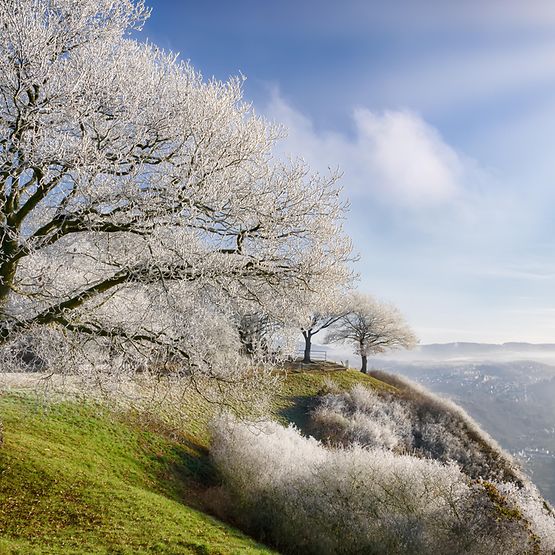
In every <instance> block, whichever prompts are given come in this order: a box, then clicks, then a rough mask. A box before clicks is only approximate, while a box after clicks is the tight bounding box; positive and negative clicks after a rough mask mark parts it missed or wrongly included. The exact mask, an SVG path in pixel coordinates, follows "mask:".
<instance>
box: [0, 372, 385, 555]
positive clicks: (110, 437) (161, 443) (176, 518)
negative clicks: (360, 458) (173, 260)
mask: <svg viewBox="0 0 555 555" xmlns="http://www.w3.org/2000/svg"><path fill="white" fill-rule="evenodd" d="M328 375H329V373H328V372H318V371H315V372H307V373H292V374H290V375H289V377H288V378H287V379H286V380H285V381H284V382H283V384H282V386H281V387H282V390H281V392H280V394H279V395H278V396H277V397H276V401H275V407H274V410H275V415H276V417H277V418H279V419H280V420H282V421H284V422H285V421H289V420H291V421H295V422H297V423H299V424H301V423H302V420H303V418H304V417H305V415H306V412H305V410H306V408H307V407H308V406H309V405H310V403H311V400H312V399H313V398H314V396H316V395H317V394H318V392H319V391H320V390H321V389H322V387H323V385H324V381H325V379H326V376H328ZM333 377H334V380H335V381H337V382H338V383H340V384H343V385H344V386H345V387H346V388H347V387H349V386H351V385H353V384H354V383H359V382H362V383H364V384H366V385H369V386H375V387H387V386H385V384H381V383H380V382H379V381H378V380H375V379H373V378H370V377H368V376H363V375H361V374H360V373H359V372H355V371H352V372H350V371H349V372H333ZM191 401H192V403H193V404H194V405H196V406H197V407H198V411H196V412H195V411H194V410H192V411H190V414H191V421H190V426H188V429H187V430H181V431H176V430H173V429H170V428H168V427H166V426H165V425H162V424H161V423H160V422H157V421H156V420H154V419H149V420H144V418H141V417H140V416H138V415H132V414H115V413H113V412H110V411H108V410H107V409H105V408H102V407H100V406H98V405H94V404H90V405H82V404H77V403H72V402H64V403H60V402H58V403H53V404H52V403H49V404H48V405H47V406H45V405H44V404H43V402H42V401H40V400H38V399H37V398H36V397H35V395H34V394H33V392H32V391H31V390H29V391H23V392H21V391H19V392H15V393H14V392H11V393H10V392H4V393H2V395H1V396H0V414H1V415H2V420H3V424H4V444H3V446H2V449H1V450H0V537H1V539H0V553H2V554H4V553H10V554H12V553H13V554H15V553H20V554H22V555H23V554H25V555H28V554H34V553H36V554H39V553H52V554H55V553H64V554H66V553H75V554H77V553H91V554H93V553H94V554H97V553H98V554H100V553H120V554H126V553H129V554H131V553H133V554H136V553H137V554H139V553H168V554H186V553H197V554H198V553H206V554H208V553H212V554H227V553H253V554H254V553H271V552H272V551H271V550H269V549H268V548H265V547H263V546H261V545H259V544H257V543H256V542H255V541H254V540H252V539H250V538H248V537H246V536H245V535H244V534H242V533H241V532H239V531H238V530H236V529H235V528H233V527H231V526H229V525H227V524H225V523H223V522H221V521H218V520H216V519H215V518H213V517H211V516H209V515H208V514H207V513H206V512H205V510H206V507H205V506H206V503H205V502H204V499H203V494H204V492H205V491H206V490H207V489H208V488H210V487H211V486H212V485H213V481H214V476H213V472H212V469H211V467H210V464H209V461H208V456H207V445H208V435H207V431H206V424H207V422H208V420H209V412H210V410H214V408H213V407H212V408H211V407H210V406H207V405H205V404H202V400H200V399H198V398H194V397H193V396H192V397H191Z"/></svg>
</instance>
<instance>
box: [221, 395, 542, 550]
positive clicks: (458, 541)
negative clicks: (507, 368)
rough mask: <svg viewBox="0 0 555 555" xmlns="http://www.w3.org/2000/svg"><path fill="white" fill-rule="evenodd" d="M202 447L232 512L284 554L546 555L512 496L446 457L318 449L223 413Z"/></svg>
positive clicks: (283, 431)
mask: <svg viewBox="0 0 555 555" xmlns="http://www.w3.org/2000/svg"><path fill="white" fill-rule="evenodd" d="M356 395H357V393H355V396H356ZM384 410H385V409H384ZM392 411H393V413H394V414H396V415H397V416H399V414H400V413H398V412H396V411H397V409H392ZM401 416H402V415H401ZM399 418H401V417H400V416H399ZM392 433H395V430H394V429H393V432H392ZM383 438H385V441H387V442H389V441H390V438H389V437H388V436H387V434H384V435H383ZM211 454H212V458H213V461H214V463H215V465H216V467H217V469H218V470H219V472H220V475H221V477H222V480H223V483H224V485H225V487H226V489H227V491H228V492H229V494H230V495H231V496H232V497H233V499H234V503H233V511H234V515H233V516H234V518H235V519H236V520H238V521H239V523H240V524H242V526H243V527H245V528H246V529H248V530H249V531H250V532H251V533H254V534H255V535H257V536H258V537H259V538H261V539H263V540H265V541H270V542H272V543H273V544H274V545H276V546H278V547H279V548H280V549H282V550H283V551H286V552H288V553H300V552H303V553H306V554H312V553H314V554H328V553H329V554H332V553H333V554H336V553H337V554H355V553H364V554H378V553H379V554H383V553H388V554H391V555H395V554H407V555H408V554H412V555H424V554H430V555H431V554H437V553H450V554H453V555H457V554H461V555H462V554H463V553H465V554H473V555H479V554H488V555H491V554H492V553H504V554H506V555H512V554H514V555H517V554H518V555H523V554H526V553H548V551H547V549H549V547H546V546H540V544H539V543H538V542H539V541H540V540H539V539H538V538H537V537H536V536H537V534H534V531H533V530H532V528H533V526H532V524H530V522H528V520H527V519H526V518H524V517H523V515H522V513H521V511H520V509H519V507H518V506H517V504H516V502H515V496H514V495H512V494H511V495H509V494H508V493H509V492H505V493H502V492H501V490H500V489H499V487H498V486H497V485H496V484H494V483H490V482H482V481H478V480H471V479H469V478H468V477H467V476H466V475H465V474H464V473H463V472H462V471H461V470H460V468H459V467H458V466H457V465H456V464H454V463H442V462H440V461H434V460H430V459H424V458H419V457H417V456H414V455H408V454H396V453H394V452H393V451H390V450H386V449H384V448H380V447H374V448H371V449H369V448H364V447H362V446H360V445H351V446H348V447H340V448H326V447H325V446H324V445H323V444H322V443H320V442H319V441H317V440H316V439H314V438H306V437H303V436H302V435H301V434H300V433H299V431H298V430H297V429H296V428H294V427H289V428H284V427H282V426H280V425H279V424H276V423H274V422H264V423H259V424H256V425H255V424H249V423H245V422H237V421H235V420H233V419H232V418H230V417H225V418H221V419H220V420H218V421H217V422H216V423H215V425H214V430H213V445H212V449H211ZM514 487H515V488H516V486H514ZM546 518H547V517H546ZM546 522H547V520H546ZM542 549H543V551H541V550H542Z"/></svg>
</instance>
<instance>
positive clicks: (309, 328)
mask: <svg viewBox="0 0 555 555" xmlns="http://www.w3.org/2000/svg"><path fill="white" fill-rule="evenodd" d="M328 295H330V296H327V297H324V298H320V299H318V300H315V301H313V305H315V306H316V307H317V308H315V309H314V310H312V311H311V312H309V314H308V316H307V318H306V323H305V325H304V326H303V327H302V328H301V332H302V334H303V338H304V342H305V344H304V356H303V363H305V364H310V363H311V362H312V360H311V350H312V338H313V337H314V336H315V335H316V334H317V333H319V332H321V331H322V330H325V329H327V328H329V327H330V326H333V324H335V323H336V322H338V321H339V320H340V319H341V318H342V317H344V316H345V315H346V314H347V313H348V311H349V307H348V306H347V304H346V303H347V301H348V300H349V298H348V297H347V296H346V295H341V293H340V292H332V293H328ZM330 299H331V300H330Z"/></svg>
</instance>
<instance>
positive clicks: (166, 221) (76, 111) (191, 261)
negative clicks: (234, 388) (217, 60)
mask: <svg viewBox="0 0 555 555" xmlns="http://www.w3.org/2000/svg"><path fill="white" fill-rule="evenodd" d="M146 17H148V10H147V9H146V8H145V7H144V5H143V3H142V1H137V2H132V1H130V0H6V1H4V2H2V3H1V5H0V21H1V22H2V26H1V27H0V313H1V316H0V340H1V341H2V342H3V343H4V344H10V343H13V342H14V341H18V340H19V339H18V338H20V337H21V336H22V334H23V335H25V334H29V333H31V332H33V333H42V332H38V331H37V330H40V329H42V328H43V327H44V326H47V327H49V328H51V329H53V330H57V332H56V333H58V336H59V337H60V338H63V337H70V336H71V339H72V341H73V342H74V343H77V342H79V341H83V342H90V341H91V339H92V340H93V341H95V342H96V343H97V344H98V345H99V346H100V350H101V351H103V352H108V351H109V350H110V349H112V348H113V346H114V345H115V346H116V347H117V352H118V353H121V352H122V351H126V352H129V353H132V356H133V357H135V358H137V359H138V360H143V361H149V360H153V359H156V360H158V359H160V358H165V359H168V358H171V359H172V360H173V361H174V362H175V363H176V367H178V366H179V367H181V368H186V369H187V371H188V372H193V371H196V372H208V373H211V372H214V370H213V369H214V366H215V365H214V363H213V360H211V359H213V357H212V356H211V355H210V353H208V351H210V348H209V347H210V345H209V342H210V341H211V339H210V338H209V337H207V335H210V333H209V331H207V330H206V329H203V327H204V328H210V325H211V322H212V321H213V319H212V320H211V319H210V316H213V318H215V319H216V320H218V319H221V318H224V319H225V318H227V317H228V312H229V310H230V305H231V300H233V303H234V304H236V303H238V302H239V303H241V302H244V303H246V304H248V305H249V306H253V305H255V306H256V307H258V310H259V311H260V312H261V313H263V314H269V315H272V314H275V313H278V312H279V313H281V315H282V316H283V315H284V311H287V312H286V314H290V315H291V318H293V317H294V318H299V317H300V313H301V312H302V311H303V306H302V303H301V302H300V299H302V294H301V293H302V292H305V291H307V290H308V291H315V292H316V291H318V290H319V289H320V288H324V287H328V286H329V284H330V283H341V282H343V281H345V280H347V279H348V274H349V272H348V270H347V269H346V261H347V260H348V258H349V253H350V248H351V247H350V242H349V240H348V239H347V238H346V236H345V235H344V233H343V232H342V230H341V218H342V216H343V211H344V204H343V202H342V201H341V200H340V196H339V195H340V190H339V188H338V186H337V182H336V181H337V176H336V175H330V176H328V177H322V176H320V175H316V174H311V173H310V172H309V169H308V168H307V167H306V166H305V165H304V163H302V162H301V161H292V162H288V163H282V162H280V161H279V160H277V159H276V158H274V156H273V154H272V149H273V145H274V143H275V141H276V140H277V139H278V138H279V137H280V136H281V134H282V130H281V129H280V128H279V127H277V126H275V125H273V124H270V123H268V122H267V121H265V120H264V119H263V118H261V117H260V116H258V115H257V114H255V113H254V111H253V110H252V108H251V106H249V105H248V104H247V103H245V102H244V101H243V99H242V89H241V87H242V84H241V79H231V80H229V81H228V82H225V83H223V82H220V81H216V80H210V81H205V80H203V78H202V77H201V75H200V74H199V73H198V72H197V71H195V70H194V68H193V67H191V65H189V64H188V63H185V62H182V61H180V60H179V59H178V58H177V57H176V56H175V55H174V54H172V53H166V52H163V51H161V50H160V49H158V48H156V47H155V46H154V45H152V44H142V43H139V42H137V41H135V40H132V39H130V38H129V37H128V35H129V32H130V31H131V30H133V29H137V28H140V26H141V25H142V23H143V22H144V20H145V18H146ZM191 299H194V300H195V302H191ZM197 301H198V302H197ZM199 303H200V304H199ZM33 330H35V331H33ZM228 331H229V330H228ZM226 333H227V332H226ZM229 333H231V334H232V332H231V331H229ZM234 341H235V339H233V338H230V340H229V341H227V343H228V344H234ZM207 342H208V343H207ZM224 343H225V342H224Z"/></svg>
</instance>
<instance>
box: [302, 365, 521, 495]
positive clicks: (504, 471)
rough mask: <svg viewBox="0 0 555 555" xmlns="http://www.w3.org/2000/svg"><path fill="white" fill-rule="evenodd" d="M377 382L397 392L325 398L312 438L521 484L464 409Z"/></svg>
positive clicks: (399, 383)
mask: <svg viewBox="0 0 555 555" xmlns="http://www.w3.org/2000/svg"><path fill="white" fill-rule="evenodd" d="M379 378H380V379H381V380H383V381H389V383H391V385H394V386H395V387H397V388H398V389H399V392H398V393H397V394H395V395H393V394H391V393H383V392H380V393H378V392H376V391H374V390H370V389H367V388H365V387H363V386H361V385H357V386H355V387H353V389H351V391H348V392H343V393H335V394H328V395H325V396H323V397H322V399H321V401H320V402H319V404H318V405H317V407H316V408H315V409H314V411H313V413H312V421H313V424H314V426H313V428H314V432H315V434H316V435H317V436H318V437H319V438H321V439H325V440H327V441H328V442H329V443H331V444H334V443H339V444H342V445H349V444H352V443H358V444H361V445H363V446H368V447H382V448H386V449H391V450H393V451H395V452H398V453H410V454H414V455H417V456H420V457H424V458H432V459H436V460H440V461H443V462H448V461H455V462H456V463H457V464H459V465H460V466H461V468H462V470H463V471H464V472H465V473H466V474H467V475H468V476H469V477H471V478H473V479H481V478H482V479H487V480H502V481H511V482H515V483H517V484H518V485H520V486H522V485H523V484H524V482H525V478H524V477H523V476H522V474H521V473H520V471H519V470H518V468H517V465H516V464H515V462H514V461H513V459H512V457H511V456H510V455H509V454H508V453H506V452H504V451H503V450H502V449H501V447H500V446H499V445H498V444H497V443H496V442H495V441H494V440H493V439H492V438H491V437H490V436H489V435H488V434H486V433H485V432H484V431H483V430H481V429H480V427H479V426H478V424H476V422H474V420H472V418H471V417H470V416H468V414H466V412H465V411H464V410H463V409H462V408H460V407H458V406H457V405H455V403H452V402H450V401H448V400H445V399H442V398H440V397H438V396H436V395H434V394H432V393H430V392H429V391H426V390H425V389H424V388H422V387H420V386H417V385H416V384H412V383H411V382H409V381H408V380H402V379H400V378H398V377H392V376H389V375H388V374H384V373H380V374H379Z"/></svg>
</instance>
